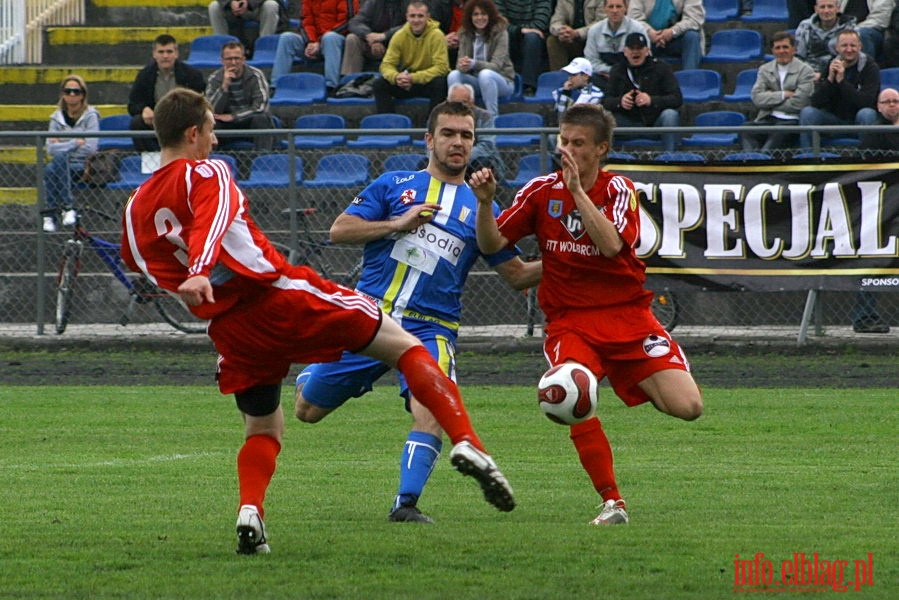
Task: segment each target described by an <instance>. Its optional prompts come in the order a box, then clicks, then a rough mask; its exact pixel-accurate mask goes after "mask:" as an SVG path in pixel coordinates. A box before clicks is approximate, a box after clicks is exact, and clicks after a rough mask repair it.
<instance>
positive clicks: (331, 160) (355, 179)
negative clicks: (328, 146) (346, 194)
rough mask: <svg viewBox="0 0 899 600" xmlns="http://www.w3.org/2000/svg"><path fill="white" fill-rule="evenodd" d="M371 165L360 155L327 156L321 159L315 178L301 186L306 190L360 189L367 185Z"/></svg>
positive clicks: (316, 168)
mask: <svg viewBox="0 0 899 600" xmlns="http://www.w3.org/2000/svg"><path fill="white" fill-rule="evenodd" d="M370 168H371V163H370V162H369V160H368V158H367V157H365V156H362V155H361V154H329V155H327V156H323V157H321V159H319V161H318V164H317V165H316V167H315V177H313V178H312V179H307V180H306V181H304V182H303V185H304V186H305V187H308V188H323V187H361V186H364V185H367V184H368V180H369V174H368V171H369V169H370Z"/></svg>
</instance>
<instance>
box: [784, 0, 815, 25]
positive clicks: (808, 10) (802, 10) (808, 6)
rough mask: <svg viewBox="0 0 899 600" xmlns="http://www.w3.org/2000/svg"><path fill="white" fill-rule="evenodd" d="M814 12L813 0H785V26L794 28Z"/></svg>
mask: <svg viewBox="0 0 899 600" xmlns="http://www.w3.org/2000/svg"><path fill="white" fill-rule="evenodd" d="M814 12H815V0H787V15H788V16H787V28H789V29H793V30H795V29H796V28H797V27H799V24H800V23H801V22H802V20H803V19H807V18H809V17H810V16H812V15H813V14H814Z"/></svg>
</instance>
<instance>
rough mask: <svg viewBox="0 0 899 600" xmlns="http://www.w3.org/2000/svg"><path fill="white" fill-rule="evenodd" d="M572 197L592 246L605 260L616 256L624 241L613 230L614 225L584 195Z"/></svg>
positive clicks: (576, 194)
mask: <svg viewBox="0 0 899 600" xmlns="http://www.w3.org/2000/svg"><path fill="white" fill-rule="evenodd" d="M573 195H574V201H575V203H576V204H577V207H578V210H579V211H580V213H581V221H582V222H583V223H584V229H586V230H587V235H589V236H590V239H591V240H593V245H595V246H596V247H597V249H599V252H600V253H601V254H602V255H603V256H605V257H607V258H611V257H613V256H617V255H618V253H619V252H621V249H622V248H623V247H624V240H623V239H621V235H620V234H619V233H618V230H617V229H615V224H614V223H612V222H611V221H610V220H609V219H607V218H606V216H605V215H604V214H602V212H601V211H600V210H599V209H598V208H596V206H595V205H594V204H593V202H591V201H590V198H588V197H587V194H586V193H584V192H583V191H579V192H577V193H574V194H573Z"/></svg>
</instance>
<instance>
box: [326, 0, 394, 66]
mask: <svg viewBox="0 0 899 600" xmlns="http://www.w3.org/2000/svg"><path fill="white" fill-rule="evenodd" d="M407 3H408V0H363V2H362V5H361V6H360V8H359V12H357V13H356V15H355V16H354V17H353V18H352V19H350V24H349V26H348V29H349V31H350V32H349V33H348V34H347V36H346V43H345V44H344V47H343V63H342V65H341V67H340V74H341V75H351V74H353V73H360V72H362V70H363V69H364V68H365V62H366V60H368V61H373V62H376V63H377V62H380V61H381V59H382V58H384V53H385V52H387V44H389V43H390V38H392V37H393V34H395V33H396V32H397V31H399V29H400V27H402V26H403V25H405V24H406V4H407Z"/></svg>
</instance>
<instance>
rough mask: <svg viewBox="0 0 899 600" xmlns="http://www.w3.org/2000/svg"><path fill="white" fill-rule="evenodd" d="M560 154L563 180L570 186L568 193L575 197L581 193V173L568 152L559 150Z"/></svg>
mask: <svg viewBox="0 0 899 600" xmlns="http://www.w3.org/2000/svg"><path fill="white" fill-rule="evenodd" d="M559 154H560V155H561V156H562V178H563V179H564V180H565V185H566V186H568V191H569V192H571V193H572V195H574V194H576V193H578V192H580V191H581V173H580V171H579V170H578V168H577V163H576V162H574V159H573V158H571V153H570V152H569V151H568V150H566V149H565V148H559Z"/></svg>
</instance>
